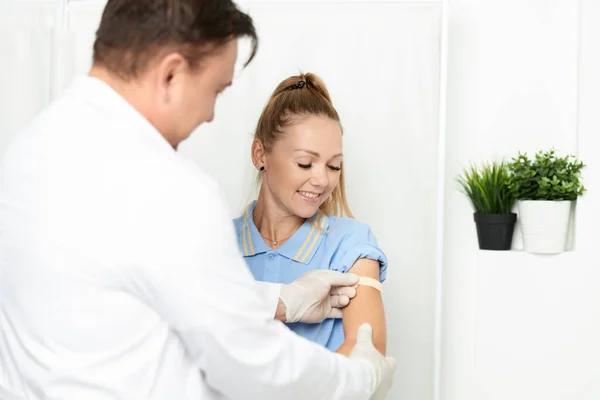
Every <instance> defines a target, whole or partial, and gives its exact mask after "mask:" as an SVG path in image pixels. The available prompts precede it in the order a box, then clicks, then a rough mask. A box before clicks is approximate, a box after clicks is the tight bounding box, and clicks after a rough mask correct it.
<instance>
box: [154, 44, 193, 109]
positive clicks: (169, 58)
mask: <svg viewBox="0 0 600 400" xmlns="http://www.w3.org/2000/svg"><path fill="white" fill-rule="evenodd" d="M187 69H188V62H187V60H186V59H185V57H183V56H182V55H181V54H180V53H177V52H174V53H168V54H166V55H165V56H164V57H163V58H162V59H161V60H160V63H159V65H158V69H157V74H156V77H155V79H156V82H155V84H156V87H157V88H158V92H159V94H160V96H161V99H162V100H163V101H165V102H169V101H170V100H171V99H172V97H173V94H174V93H173V89H174V88H177V87H178V86H179V85H178V84H179V83H181V84H182V85H183V84H184V83H183V74H184V72H185V71H186V70H187ZM178 89H181V87H179V88H178Z"/></svg>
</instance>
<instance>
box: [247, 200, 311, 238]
mask: <svg viewBox="0 0 600 400" xmlns="http://www.w3.org/2000/svg"><path fill="white" fill-rule="evenodd" d="M252 220H253V221H254V225H256V228H257V229H258V232H259V233H260V235H261V236H262V237H263V239H265V241H266V242H268V244H269V245H274V246H280V245H281V244H283V242H285V241H287V240H288V239H289V238H290V237H291V236H293V235H294V233H295V232H296V231H297V230H298V229H299V228H300V227H301V226H302V224H303V223H304V218H300V217H298V216H297V215H293V214H289V213H286V212H285V211H283V210H282V209H281V207H279V206H278V205H277V204H276V203H275V202H274V201H273V200H270V199H267V196H265V195H263V193H260V194H259V195H258V200H256V206H255V207H254V212H253V213H252Z"/></svg>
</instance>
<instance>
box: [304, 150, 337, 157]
mask: <svg viewBox="0 0 600 400" xmlns="http://www.w3.org/2000/svg"><path fill="white" fill-rule="evenodd" d="M294 151H303V152H305V153H308V154H311V155H313V156H315V157H321V155H320V154H319V153H317V152H316V151H312V150H308V149H296V150H294ZM341 156H343V153H338V154H334V155H333V156H332V157H331V158H337V157H341Z"/></svg>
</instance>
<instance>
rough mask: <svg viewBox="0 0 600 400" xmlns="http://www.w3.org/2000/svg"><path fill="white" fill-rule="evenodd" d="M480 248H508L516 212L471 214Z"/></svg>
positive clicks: (510, 243) (510, 242)
mask: <svg viewBox="0 0 600 400" xmlns="http://www.w3.org/2000/svg"><path fill="white" fill-rule="evenodd" d="M473 216H474V217H475V225H476V226H477V240H478V241H479V248H480V249H481V250H510V248H511V245H512V238H513V232H514V230H515V222H516V221H517V214H515V213H509V214H480V213H475V214H473Z"/></svg>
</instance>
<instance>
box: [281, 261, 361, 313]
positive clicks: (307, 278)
mask: <svg viewBox="0 0 600 400" xmlns="http://www.w3.org/2000/svg"><path fill="white" fill-rule="evenodd" d="M358 279H359V277H358V276H357V275H355V274H344V273H341V272H337V271H331V270H315V271H309V272H307V273H306V274H304V275H302V276H301V277H300V278H298V279H296V280H295V281H294V282H292V283H290V284H285V285H282V286H281V292H280V295H279V298H280V299H281V301H282V302H283V303H284V305H285V309H286V310H285V316H286V322H307V323H319V322H322V321H323V320H324V319H326V318H341V317H342V310H341V309H342V308H343V307H345V306H347V305H348V303H349V302H350V299H352V298H353V297H354V296H356V289H354V288H353V287H352V286H354V285H356V284H357V283H358Z"/></svg>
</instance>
